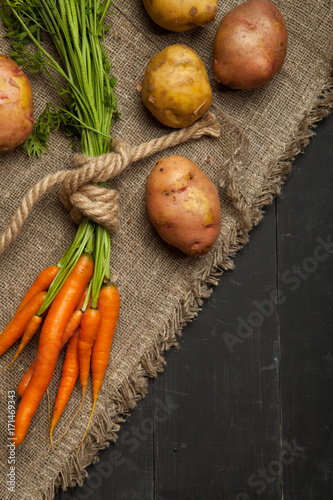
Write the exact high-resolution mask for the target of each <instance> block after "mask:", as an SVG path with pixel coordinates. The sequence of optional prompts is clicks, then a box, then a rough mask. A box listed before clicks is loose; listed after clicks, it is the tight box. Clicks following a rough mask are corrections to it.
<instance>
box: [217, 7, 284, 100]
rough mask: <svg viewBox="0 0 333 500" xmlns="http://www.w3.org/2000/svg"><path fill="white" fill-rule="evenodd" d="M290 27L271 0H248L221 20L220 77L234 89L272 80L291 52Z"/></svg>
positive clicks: (254, 86) (257, 85)
mask: <svg viewBox="0 0 333 500" xmlns="http://www.w3.org/2000/svg"><path fill="white" fill-rule="evenodd" d="M287 38H288V37H287V28H286V24H285V21H284V18H283V16H282V14H281V12H280V11H279V10H278V9H277V8H276V7H275V5H273V4H272V3H271V2H269V1H268V0H247V1H246V2H244V3H242V4H241V5H239V6H238V7H235V8H234V9H232V10H230V11H229V12H228V13H227V14H226V15H225V16H224V17H223V19H222V20H221V22H220V25H219V27H218V29H217V32H216V35H215V41H214V64H213V70H214V73H215V76H216V79H217V80H218V81H219V82H221V83H223V84H224V85H227V86H228V87H231V88H233V89H248V90H249V89H254V88H257V87H260V86H262V85H264V84H266V83H267V82H269V81H270V80H271V79H272V78H273V77H274V76H275V75H276V73H277V72H278V71H279V69H280V68H281V66H282V64H283V62H284V59H285V57H286V53H287Z"/></svg>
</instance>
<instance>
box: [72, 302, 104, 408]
mask: <svg viewBox="0 0 333 500" xmlns="http://www.w3.org/2000/svg"><path fill="white" fill-rule="evenodd" d="M100 321H101V313H100V311H99V310H98V309H90V308H89V309H86V310H85V311H84V313H83V316H82V321H81V329H80V335H79V342H78V355H79V365H80V382H81V386H82V401H83V399H84V395H85V392H86V388H87V384H88V378H89V371H90V359H91V351H92V347H93V343H94V341H95V339H96V336H97V333H98V329H99V325H100Z"/></svg>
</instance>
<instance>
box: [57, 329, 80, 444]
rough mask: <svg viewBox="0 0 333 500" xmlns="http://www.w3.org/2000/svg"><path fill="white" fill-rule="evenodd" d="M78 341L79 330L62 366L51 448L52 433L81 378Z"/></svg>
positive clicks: (73, 337)
mask: <svg viewBox="0 0 333 500" xmlns="http://www.w3.org/2000/svg"><path fill="white" fill-rule="evenodd" d="M78 340H79V330H77V331H76V332H75V333H74V335H73V336H72V338H71V339H70V340H69V342H68V345H67V349H66V355H65V360H64V364H63V366H62V372H61V380H60V384H59V389H58V393H57V397H56V401H55V404H54V409H53V415H52V421H51V426H50V441H51V447H52V448H53V439H52V433H53V430H54V428H55V426H56V424H57V423H58V421H59V419H60V417H61V415H62V413H63V411H64V409H65V407H66V404H67V402H68V400H69V398H70V395H71V394H72V391H73V389H74V386H75V382H76V380H77V378H78V376H79V358H78V348H77V346H78Z"/></svg>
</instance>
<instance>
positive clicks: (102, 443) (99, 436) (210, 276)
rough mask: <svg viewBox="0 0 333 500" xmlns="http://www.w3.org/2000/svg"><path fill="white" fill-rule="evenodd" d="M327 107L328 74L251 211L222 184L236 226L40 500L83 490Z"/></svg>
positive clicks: (332, 103)
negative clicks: (94, 466) (235, 215)
mask: <svg viewBox="0 0 333 500" xmlns="http://www.w3.org/2000/svg"><path fill="white" fill-rule="evenodd" d="M331 68H332V66H331ZM331 71H332V70H331ZM332 107H333V73H331V75H330V76H329V78H328V80H327V82H326V84H325V86H324V88H323V89H322V91H321V93H320V94H319V96H318V97H317V98H316V100H315V102H314V106H313V108H312V109H311V111H310V112H308V113H307V114H306V116H305V117H304V118H303V120H302V121H301V123H300V125H299V128H298V130H297V132H296V133H294V134H293V136H292V138H291V140H290V142H289V144H288V145H287V146H286V148H285V151H284V153H283V155H282V156H281V157H280V159H279V161H278V162H277V163H275V164H272V165H270V168H269V169H268V171H269V174H268V175H267V177H266V179H265V182H264V184H263V186H262V189H261V191H260V194H258V196H257V197H256V199H255V200H254V202H253V203H252V205H251V206H248V205H247V204H246V202H245V201H244V199H243V198H242V197H241V196H240V194H239V192H238V190H237V185H235V184H234V183H230V182H229V184H228V180H225V181H224V183H223V187H224V189H225V191H226V193H227V195H228V196H229V197H230V199H231V200H233V201H234V207H235V209H236V210H237V211H238V213H239V217H238V220H237V222H236V224H235V226H234V227H233V228H232V229H231V231H230V233H229V234H228V235H226V237H225V239H224V241H223V242H222V243H220V244H219V245H217V247H216V249H215V252H214V253H211V255H210V262H209V264H208V265H207V268H206V271H205V273H204V274H201V275H200V276H198V277H197V279H196V280H195V281H194V282H193V284H192V287H191V290H190V291H188V293H187V294H186V296H184V297H183V298H182V301H180V303H179V306H178V307H177V308H176V309H175V311H174V315H173V317H172V318H170V319H169V321H168V322H167V324H166V325H164V327H163V329H162V333H161V334H160V335H159V337H158V338H157V339H156V341H155V343H154V345H153V346H152V347H151V349H150V350H149V351H148V352H147V353H146V354H145V355H144V356H143V358H142V359H141V361H140V363H139V364H138V366H137V367H136V368H135V370H133V372H132V373H131V375H130V376H128V377H127V378H126V379H125V380H124V382H123V383H122V385H121V386H120V387H119V388H118V389H117V391H116V392H115V394H114V395H113V397H112V398H111V400H110V402H109V404H108V405H107V407H106V408H104V409H103V410H102V411H100V413H99V415H98V418H97V421H95V424H94V425H93V427H92V429H91V431H90V432H89V434H88V436H87V438H86V441H85V442H84V444H83V446H82V448H81V450H80V453H79V455H78V456H76V455H75V454H73V455H71V456H69V457H68V460H67V462H66V463H65V464H64V466H63V468H62V469H61V470H60V471H59V474H58V477H57V478H56V479H55V480H54V481H52V482H51V484H50V485H49V487H48V489H47V491H46V492H42V494H43V498H44V500H52V499H53V498H54V494H55V490H57V489H63V490H66V489H67V488H69V487H73V486H75V485H77V484H79V485H82V483H83V480H84V478H85V477H87V476H88V474H87V472H86V470H85V468H86V467H87V466H88V465H89V464H91V463H93V462H96V461H97V460H98V459H97V454H98V452H99V451H101V450H102V449H104V448H106V447H107V446H108V445H109V442H115V441H116V440H117V434H118V431H119V429H120V424H121V423H122V422H124V421H125V420H126V419H127V418H128V416H129V414H130V412H131V410H133V408H134V407H135V406H136V404H137V403H138V401H139V400H140V399H142V398H143V397H144V396H145V395H146V393H147V390H148V379H149V378H154V377H156V376H157V375H158V373H159V372H162V371H163V369H164V366H165V364H166V361H165V359H164V357H163V354H164V353H165V352H166V351H167V350H169V349H170V348H171V347H176V346H178V341H179V337H180V335H181V331H182V328H183V327H184V326H185V325H186V323H188V322H190V321H191V320H193V318H194V317H196V315H197V314H198V312H199V310H200V306H201V305H202V303H203V301H204V299H206V298H208V297H209V296H210V294H211V292H212V288H211V287H212V286H214V285H217V283H218V281H219V278H220V276H221V275H222V273H223V272H224V271H227V270H230V269H232V268H233V261H232V258H233V257H234V256H235V254H236V253H237V252H238V251H239V250H241V249H242V248H243V246H244V245H245V244H246V243H247V242H248V239H249V231H250V230H251V229H252V228H253V227H254V226H256V225H258V224H259V222H260V221H261V220H262V218H263V215H264V212H263V208H264V207H265V206H267V205H270V204H272V202H273V199H274V197H275V196H276V195H278V194H279V193H280V191H281V186H282V185H283V183H284V181H285V180H286V178H287V177H288V175H289V173H290V171H291V166H292V163H293V161H294V160H295V158H296V156H297V155H298V154H299V153H301V152H302V151H303V150H304V148H305V147H306V146H307V144H308V143H309V141H310V139H311V138H312V137H313V136H314V135H315V131H314V128H315V127H316V125H317V124H318V122H319V121H321V120H322V119H323V118H325V117H327V116H328V115H329V113H330V110H331V108H332ZM228 169H229V172H228V176H227V178H229V181H230V180H231V178H232V175H233V169H234V165H233V164H231V165H230V166H229V167H228Z"/></svg>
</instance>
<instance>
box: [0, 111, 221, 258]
mask: <svg viewBox="0 0 333 500" xmlns="http://www.w3.org/2000/svg"><path fill="white" fill-rule="evenodd" d="M204 135H209V136H212V137H219V135H220V128H219V124H218V122H217V120H216V117H215V116H214V115H213V114H212V113H210V112H209V113H206V115H205V116H204V117H203V118H201V119H200V120H198V121H197V122H195V123H194V124H193V125H191V126H190V127H188V128H185V129H180V130H177V131H175V132H171V133H170V134H168V135H165V136H162V137H160V138H158V139H153V140H152V141H149V142H146V143H143V144H141V145H139V146H136V147H131V146H130V145H129V144H127V143H126V142H124V141H121V140H114V141H113V151H112V152H111V153H107V154H104V155H101V156H97V157H91V156H84V155H75V156H74V158H73V161H72V162H73V167H74V170H62V171H59V172H56V173H55V174H50V175H47V176H46V177H44V179H42V180H41V181H40V182H38V183H37V184H36V185H35V186H34V187H33V188H31V189H30V191H29V192H28V193H27V194H26V196H25V197H24V198H23V199H22V201H21V203H20V206H19V207H18V209H17V211H16V212H15V214H14V216H13V218H12V220H11V221H10V223H9V225H8V226H7V228H6V229H5V231H4V232H3V233H2V235H1V236H0V254H1V253H2V252H3V251H4V249H5V248H6V247H7V246H8V245H9V244H10V243H11V242H12V241H13V239H14V238H15V237H16V235H17V234H18V232H19V231H20V229H21V227H22V226H23V224H24V222H25V220H26V219H27V217H28V216H29V214H30V212H31V210H32V208H33V206H34V205H35V204H36V203H37V202H38V201H39V200H40V199H41V198H42V196H43V195H44V194H45V193H46V192H47V191H49V190H50V189H52V188H53V187H54V186H56V185H59V184H62V188H61V191H60V198H61V201H62V202H63V204H64V205H65V207H66V208H67V210H68V211H69V212H70V215H71V217H72V219H73V220H74V221H75V222H77V223H78V222H79V221H80V220H81V218H82V217H86V218H89V219H91V220H93V221H95V222H97V223H98V224H101V225H103V226H105V227H106V228H107V229H108V230H109V231H112V230H114V229H116V228H117V227H118V226H119V222H118V199H119V195H118V193H117V191H115V190H112V189H106V188H102V187H98V186H94V185H92V184H91V183H96V182H105V181H107V180H109V179H111V178H113V177H116V176H117V175H118V174H120V173H121V172H123V171H124V170H125V169H126V167H127V166H128V165H129V164H130V163H132V162H134V161H138V160H142V159H144V158H146V157H148V156H150V155H153V154H154V153H157V152H158V151H163V150H164V149H167V148H170V147H172V146H176V145H178V144H181V143H183V142H187V141H188V140H190V139H199V138H200V137H202V136H204Z"/></svg>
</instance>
